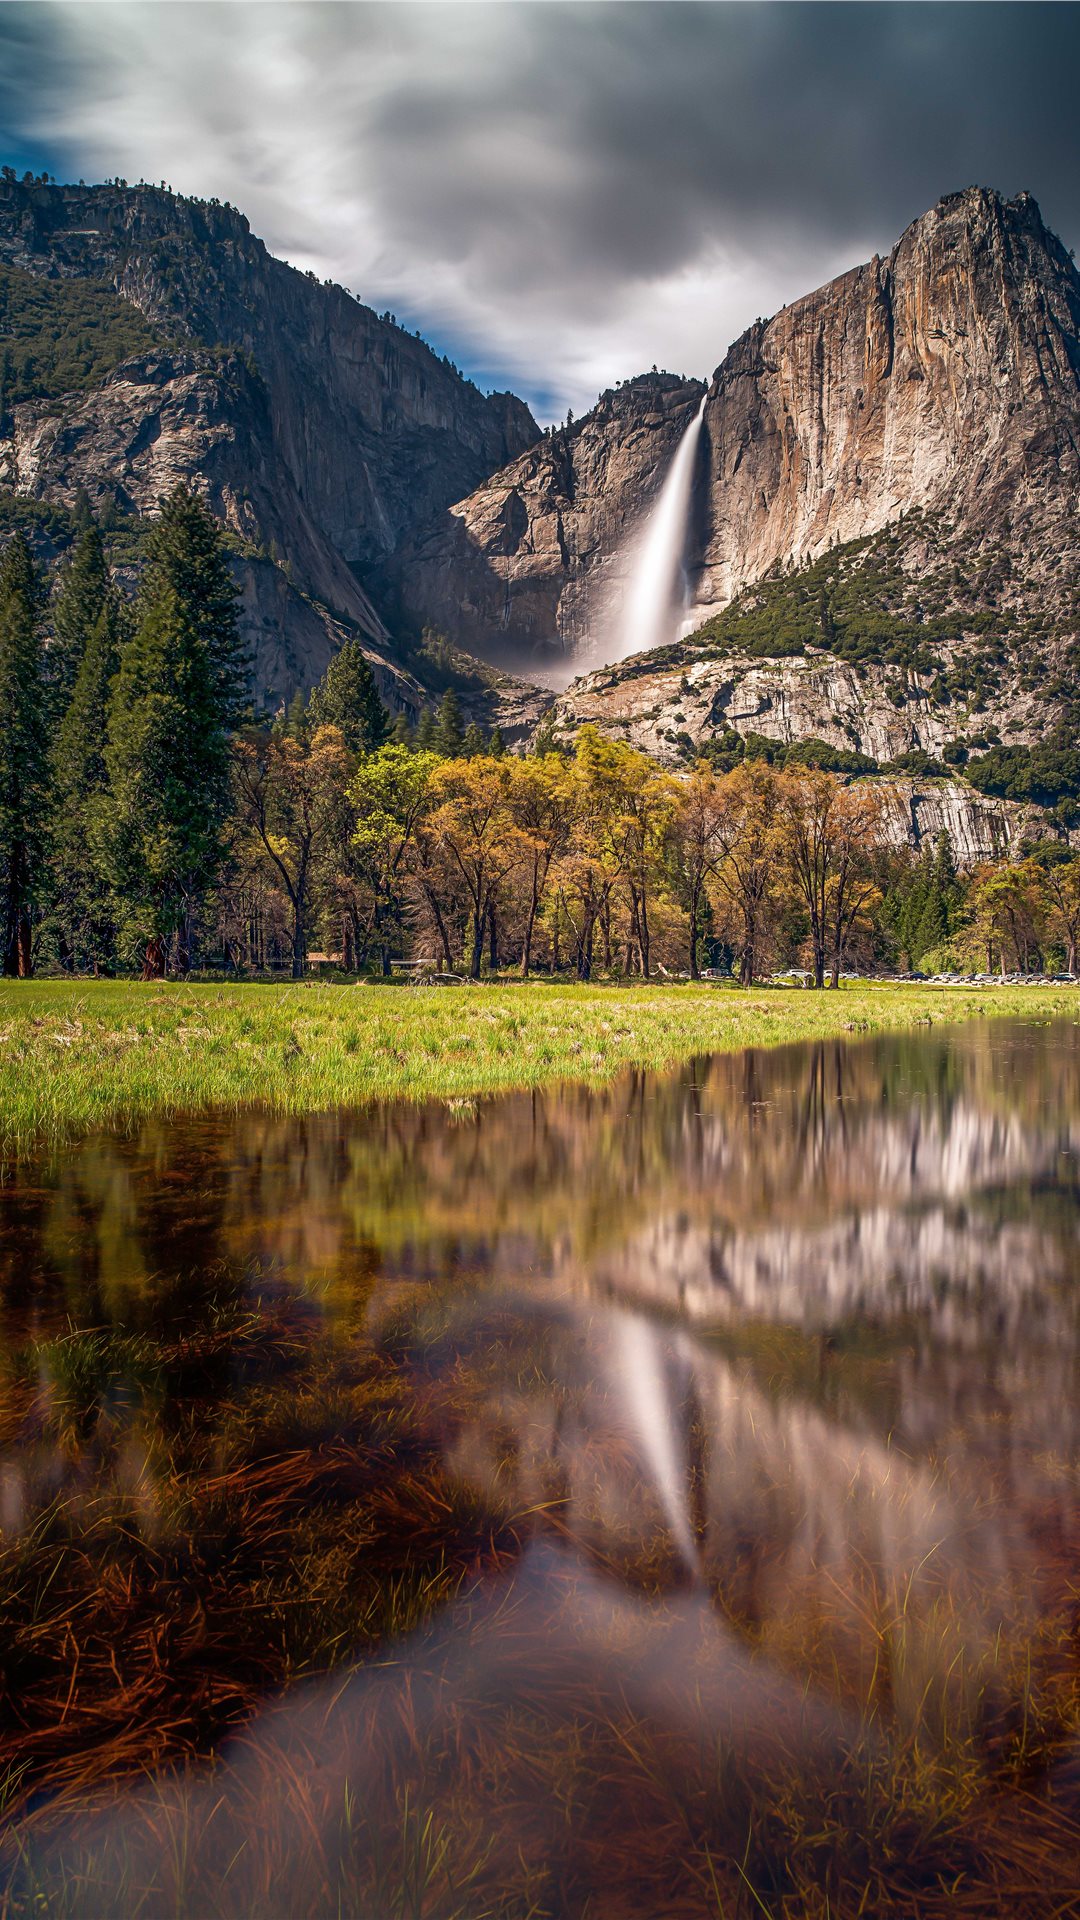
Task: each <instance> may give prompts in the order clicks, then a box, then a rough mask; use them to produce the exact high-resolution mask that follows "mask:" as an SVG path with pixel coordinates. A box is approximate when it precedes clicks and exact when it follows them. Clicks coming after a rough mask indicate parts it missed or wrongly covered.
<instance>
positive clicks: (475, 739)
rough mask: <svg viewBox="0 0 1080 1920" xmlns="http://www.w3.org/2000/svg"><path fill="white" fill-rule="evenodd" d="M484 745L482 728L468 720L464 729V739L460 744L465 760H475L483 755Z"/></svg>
mask: <svg viewBox="0 0 1080 1920" xmlns="http://www.w3.org/2000/svg"><path fill="white" fill-rule="evenodd" d="M486 744H487V742H486V741H485V739H484V729H483V727H481V726H480V725H479V724H478V722H477V721H475V720H470V721H469V724H468V726H467V727H466V729H465V738H464V740H463V741H462V743H461V751H462V755H463V757H464V758H465V759H466V760H476V759H477V758H478V757H479V755H480V754H482V753H483V751H484V748H485V746H486Z"/></svg>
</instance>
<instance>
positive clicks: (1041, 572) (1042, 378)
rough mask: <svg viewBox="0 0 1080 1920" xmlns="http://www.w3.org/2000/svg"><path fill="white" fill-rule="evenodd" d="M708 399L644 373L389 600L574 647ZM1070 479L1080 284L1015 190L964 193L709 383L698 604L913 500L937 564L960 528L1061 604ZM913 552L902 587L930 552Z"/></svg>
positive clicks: (696, 538)
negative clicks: (929, 531)
mask: <svg viewBox="0 0 1080 1920" xmlns="http://www.w3.org/2000/svg"><path fill="white" fill-rule="evenodd" d="M701 392H702V388H701V386H700V385H698V384H697V383H694V382H686V381H676V380H674V379H673V378H672V377H670V376H663V375H660V376H657V375H653V376H646V377H645V378H644V379H641V380H636V381H631V382H628V383H627V384H626V385H625V386H623V387H621V388H620V389H618V390H617V391H615V392H614V393H608V394H605V395H603V397H602V398H601V400H600V401H599V403H598V405H597V406H596V407H595V408H594V409H593V411H592V413H590V414H589V415H588V416H587V417H586V418H585V419H583V420H581V421H578V422H577V423H576V424H575V425H573V426H572V427H570V428H567V429H561V430H559V431H557V432H556V433H555V434H554V436H553V437H550V438H545V439H542V440H541V441H539V442H537V444H536V445H534V446H533V447H532V448H530V449H528V450H527V451H526V452H525V453H523V454H522V455H521V456H520V457H519V458H518V459H517V460H516V461H514V462H513V463H511V464H510V465H509V466H507V467H506V468H505V469H504V470H503V471H502V472H501V473H498V474H496V475H494V476H493V477H492V478H491V479H489V480H487V481H486V482H485V484H484V485H483V486H482V487H480V488H478V489H477V490H476V491H475V492H474V493H472V494H471V495H468V496H467V497H465V498H464V499H462V500H460V501H458V502H457V503H455V504H454V505H453V506H452V507H451V508H450V509H449V511H448V512H446V513H445V514H443V515H442V516H440V517H439V518H438V519H437V520H436V521H435V522H434V523H433V524H432V525H430V526H429V527H427V528H425V529H424V530H423V531H422V533H421V534H420V535H419V536H418V537H416V538H415V539H414V540H413V541H412V542H410V543H408V544H407V545H406V546H405V548H404V549H402V551H401V552H400V554H399V556H398V558H397V560H396V562H395V563H394V570H395V571H396V572H397V574H398V576H399V579H400V585H401V592H402V595H403V599H404V601H405V604H406V605H407V606H408V607H409V608H410V610H412V611H413V613H414V614H415V615H416V616H419V615H421V614H422V615H423V617H425V618H428V619H434V620H436V621H437V622H438V623H439V624H440V625H443V626H445V628H446V630H447V631H448V632H450V633H451V635H452V636H453V637H454V638H456V639H457V640H459V641H460V642H461V643H463V644H466V645H473V646H481V647H484V648H486V649H487V650H489V651H493V652H495V653H497V654H498V656H499V657H501V658H504V659H506V658H508V657H512V656H514V655H518V656H520V655H522V654H525V653H528V652H529V651H530V650H535V649H536V648H537V647H541V648H546V649H552V648H554V649H562V650H563V651H564V652H566V653H569V654H570V655H573V654H574V652H575V651H577V650H578V649H580V648H581V647H582V645H583V642H584V640H585V639H586V637H587V636H588V630H589V627H590V623H591V622H594V621H595V620H596V618H597V617H599V616H600V615H601V613H602V609H603V608H604V607H605V606H606V605H608V604H609V603H610V602H612V600H614V602H615V603H616V604H617V599H618V587H619V584H620V582H621V579H622V577H623V575H624V573H625V567H626V536H627V534H628V533H629V532H630V531H631V530H632V529H633V528H634V526H635V525H636V524H637V523H638V522H639V521H640V519H641V518H642V516H643V514H644V513H645V512H646V510H647V509H648V507H649V505H650V504H651V502H652V500H653V498H654V497H655V495H656V492H657V490H658V487H659V485H660V482H661V481H662V478H663V474H664V472H665V470H666V468H667V466H668V465H669V463H670V459H671V455H672V452H673V450H674V447H675V445H676V444H677V441H678V439H679V437H680V435H681V433H682V432H683V431H684V429H685V427H686V425H687V424H688V422H689V420H690V418H691V417H692V415H693V413H694V411H695V410H696V405H697V402H698V400H699V398H700V395H701ZM1078 486H1080V278H1078V276H1077V274H1076V271H1075V268H1074V267H1073V264H1072V261H1071V259H1070V258H1069V256H1068V255H1067V254H1066V252H1065V250H1064V248H1063V247H1062V246H1061V243H1060V242H1059V241H1058V240H1057V239H1056V238H1055V237H1054V235H1053V234H1051V233H1050V232H1048V230H1047V229H1046V227H1045V226H1044V225H1043V222H1042V219H1041V216H1040V214H1039V210H1038V207H1037V206H1036V204H1035V202H1034V200H1032V199H1031V197H1030V196H1029V195H1027V194H1021V195H1020V196H1019V197H1018V198H1017V199H1014V200H1004V199H1002V198H1001V196H1000V195H998V194H996V193H993V192H990V191H987V190H984V189H981V188H971V189H969V190H967V191H965V192H963V193H957V194H951V195H949V196H948V197H947V198H945V199H943V200H942V201H940V202H939V203H938V205H937V206H935V207H934V208H932V209H931V210H930V212H929V213H927V214H925V215H923V216H922V218H921V219H918V220H916V221H915V222H914V223H913V224H912V225H911V226H910V227H909V228H908V229H907V231H906V232H905V233H904V234H903V235H902V237H901V239H900V240H899V241H898V243H897V245H896V246H895V247H894V248H893V250H892V252H891V253H890V254H889V255H887V256H886V257H884V258H874V259H873V260H871V261H870V262H869V263H868V264H867V265H866V266H862V267H858V268H855V269H854V270H853V271H852V272H850V273H847V274H844V275H842V276H841V277H840V278H839V279H837V280H834V281H831V282H830V283H829V284H828V285H827V286H825V287H823V288H821V289H819V290H818V291H817V292H815V293H811V294H808V295H807V296H806V297H805V298H804V299H802V300H799V301H796V302H795V303H794V305H792V306H790V307H787V308H785V309H784V310H783V311H782V312H781V313H779V314H777V315H775V316H774V317H773V318H772V319H771V320H767V321H758V322H756V323H755V325H754V326H753V327H751V328H749V329H748V330H747V332H746V333H745V334H743V335H742V337H741V338H740V339H739V340H737V341H736V342H735V344H734V345H733V346H732V347H731V349H730V351H729V352H728V354H727V355H726V357H725V359H724V360H723V361H722V363H721V365H720V366H719V367H718V369H717V371H716V373H715V374H714V376H713V378H712V380H711V382H710V383H709V388H708V401H707V405H706V409H705V422H704V432H703V435H702V454H701V459H700V463H699V471H698V473H697V476H696V484H695V489H694V501H693V508H692V512H691V517H690V523H689V525H688V528H687V542H686V551H685V564H686V568H687V573H688V576H689V580H690V586H691V598H692V601H693V604H694V606H695V608H696V611H697V615H698V618H699V619H701V620H704V619H705V618H707V617H708V616H709V615H711V614H713V613H715V612H716V611H718V610H720V609H722V608H723V607H725V606H727V605H728V604H729V603H730V602H731V601H732V599H733V598H734V597H735V596H736V595H737V594H738V593H739V592H740V591H741V590H743V589H745V588H746V587H747V586H751V585H753V584H754V583H756V582H758V581H760V580H763V579H766V578H767V577H769V576H770V575H771V574H773V573H774V572H775V571H776V570H777V569H784V570H791V569H797V568H799V567H801V566H804V565H805V564H807V563H809V562H813V561H814V560H816V559H818V558H820V557H821V556H822V555H824V554H825V553H827V552H828V550H829V549H830V548H831V547H833V546H835V545H837V544H840V545H846V544H849V543H851V542H854V541H864V540H866V539H868V538H871V537H873V536H874V535H877V534H880V533H882V532H883V531H884V530H886V529H889V528H894V527H895V526H896V525H897V524H898V522H899V521H900V520H901V518H902V517H903V516H905V515H909V514H910V513H911V512H912V511H913V510H916V511H918V512H920V513H921V514H922V515H923V516H926V517H927V518H928V519H930V520H932V522H933V528H934V532H935V536H936V539H935V543H934V554H933V560H934V565H935V567H939V566H940V565H944V564H947V563H948V550H949V548H950V546H951V543H952V539H953V536H954V535H958V536H959V537H961V538H963V539H967V540H968V542H969V545H970V536H972V535H975V536H977V538H976V545H975V551H974V561H975V565H976V567H977V568H979V567H980V566H981V565H982V563H984V562H985V565H986V566H989V565H995V566H996V569H997V573H998V574H999V575H1000V573H1001V571H1002V563H1003V562H1010V561H1015V562H1017V563H1022V567H1023V574H1024V582H1023V588H1024V592H1026V593H1027V596H1028V598H1029V599H1031V598H1032V597H1033V595H1034V593H1035V592H1036V591H1037V595H1038V599H1039V602H1040V604H1041V605H1045V594H1046V591H1047V590H1048V591H1049V593H1050V597H1051V600H1052V601H1053V603H1054V605H1055V607H1066V606H1067V607H1068V608H1069V609H1070V610H1071V608H1072V601H1071V599H1070V596H1069V591H1068V578H1067V575H1068V568H1067V562H1066V561H1065V559H1064V557H1063V553H1062V539H1061V536H1062V533H1063V530H1064V529H1065V527H1066V526H1067V527H1068V528H1069V529H1070V530H1071V528H1072V527H1073V526H1074V524H1075V505H1076V496H1077V489H1078ZM1070 537H1072V536H1071V533H1070ZM909 557H910V561H911V566H912V577H913V578H914V577H915V575H916V573H917V570H918V568H919V566H920V565H921V564H923V563H924V562H925V559H926V555H925V554H920V553H919V552H918V551H917V550H916V549H914V548H912V549H911V551H910V555H909ZM983 570H985V569H983ZM1036 582H1037V583H1038V585H1037V589H1036V587H1035V583H1036ZM990 584H991V585H993V584H994V582H991V583H990ZM1012 597H1013V599H1014V600H1015V599H1017V598H1020V597H1021V595H1020V594H1019V593H1018V592H1017V591H1015V590H1014V592H1013V595H1012ZM613 640H614V641H617V616H616V622H615V632H614V635H613ZM613 654H614V648H613Z"/></svg>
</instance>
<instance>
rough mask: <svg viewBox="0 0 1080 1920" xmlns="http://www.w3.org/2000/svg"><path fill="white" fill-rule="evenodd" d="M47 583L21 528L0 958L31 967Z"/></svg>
mask: <svg viewBox="0 0 1080 1920" xmlns="http://www.w3.org/2000/svg"><path fill="white" fill-rule="evenodd" d="M41 604H42V596H41V586H40V582H39V580H38V575H37V569H36V568H35V566H34V562H33V558H32V556H31V553H30V549H29V547H28V546H27V544H26V541H25V539H24V538H23V536H22V534H16V535H15V536H14V538H13V539H12V540H10V541H9V542H8V545H7V547H6V549H5V551H4V555H3V559H2V560H0V964H2V967H3V971H4V972H5V973H6V974H20V975H24V974H28V973H29V972H30V971H31V960H32V948H31V935H32V919H31V916H32V911H33V908H34V905H35V902H36V899H37V896H38V893H39V891H40V889H41V886H42V884H43V881H44V872H43V867H44V857H45V825H46V815H47V808H48V785H49V769H48V744H47V743H48V733H47V716H46V688H45V664H44V647H43V643H42V632H41Z"/></svg>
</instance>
